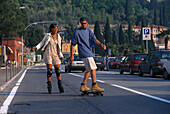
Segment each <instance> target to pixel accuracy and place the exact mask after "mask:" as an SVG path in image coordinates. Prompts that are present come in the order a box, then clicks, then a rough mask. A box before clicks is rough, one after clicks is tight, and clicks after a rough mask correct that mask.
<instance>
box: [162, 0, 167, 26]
mask: <svg viewBox="0 0 170 114" xmlns="http://www.w3.org/2000/svg"><path fill="white" fill-rule="evenodd" d="M163 26H167V13H166V3H165V2H164V4H163Z"/></svg>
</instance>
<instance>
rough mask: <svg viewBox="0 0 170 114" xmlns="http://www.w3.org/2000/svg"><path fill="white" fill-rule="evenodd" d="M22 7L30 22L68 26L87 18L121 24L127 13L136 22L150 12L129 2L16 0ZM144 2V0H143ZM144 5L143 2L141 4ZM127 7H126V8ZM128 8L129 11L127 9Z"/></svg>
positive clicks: (136, 3) (134, 2)
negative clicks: (50, 22)
mask: <svg viewBox="0 0 170 114" xmlns="http://www.w3.org/2000/svg"><path fill="white" fill-rule="evenodd" d="M14 1H15V2H16V3H18V4H19V5H20V6H25V7H26V8H27V11H28V14H29V18H30V22H35V21H49V20H50V21H54V20H55V21H56V20H57V21H58V22H59V23H61V24H63V25H66V24H69V23H73V24H77V22H78V19H79V18H80V17H82V16H86V17H87V18H88V20H89V22H90V23H95V22H96V20H98V21H100V22H101V23H105V22H106V18H107V17H109V18H110V23H111V24H115V23H121V22H123V21H124V19H125V13H126V15H127V16H128V15H129V16H128V17H129V18H130V19H133V20H134V21H137V20H136V19H137V17H138V16H141V15H144V14H145V15H147V14H148V10H147V9H146V8H142V5H143V6H145V5H146V4H138V2H137V1H141V0H136V1H131V0H128V3H129V4H128V5H126V0H41V1H40V0H35V1H33V0H14ZM142 1H143V0H142ZM141 3H143V2H141ZM147 5H148V4H147ZM125 6H126V7H125ZM127 7H128V9H127ZM127 10H128V11H127Z"/></svg>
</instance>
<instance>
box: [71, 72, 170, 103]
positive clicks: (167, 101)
mask: <svg viewBox="0 0 170 114" xmlns="http://www.w3.org/2000/svg"><path fill="white" fill-rule="evenodd" d="M69 74H71V75H73V76H76V77H81V78H84V76H81V75H77V74H73V73H69ZM89 79H90V78H89ZM96 81H98V82H101V83H107V82H105V81H102V80H96ZM107 84H108V83H107ZM110 85H111V86H114V87H117V88H121V89H124V90H127V91H130V92H133V93H136V94H139V95H142V96H145V97H149V98H152V99H155V100H158V101H162V102H165V103H169V104H170V101H169V100H166V99H162V98H159V97H156V96H153V95H149V94H146V93H143V92H139V91H136V90H133V89H130V88H127V87H123V86H120V85H116V84H110Z"/></svg>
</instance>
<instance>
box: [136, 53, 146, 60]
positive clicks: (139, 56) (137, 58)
mask: <svg viewBox="0 0 170 114" xmlns="http://www.w3.org/2000/svg"><path fill="white" fill-rule="evenodd" d="M146 56H147V55H146V54H143V55H135V57H134V60H144V58H145V57H146Z"/></svg>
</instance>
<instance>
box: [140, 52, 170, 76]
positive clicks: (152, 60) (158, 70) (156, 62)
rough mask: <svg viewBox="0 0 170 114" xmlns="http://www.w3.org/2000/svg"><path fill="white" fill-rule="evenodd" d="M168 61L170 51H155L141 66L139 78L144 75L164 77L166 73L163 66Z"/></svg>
mask: <svg viewBox="0 0 170 114" xmlns="http://www.w3.org/2000/svg"><path fill="white" fill-rule="evenodd" d="M168 59H170V50H159V51H153V52H152V53H150V54H148V56H147V57H145V59H144V61H143V62H141V63H140V64H139V76H143V74H144V73H148V74H150V76H151V77H155V75H158V74H159V75H162V74H163V72H164V67H163V64H164V63H165V62H167V60H168Z"/></svg>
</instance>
